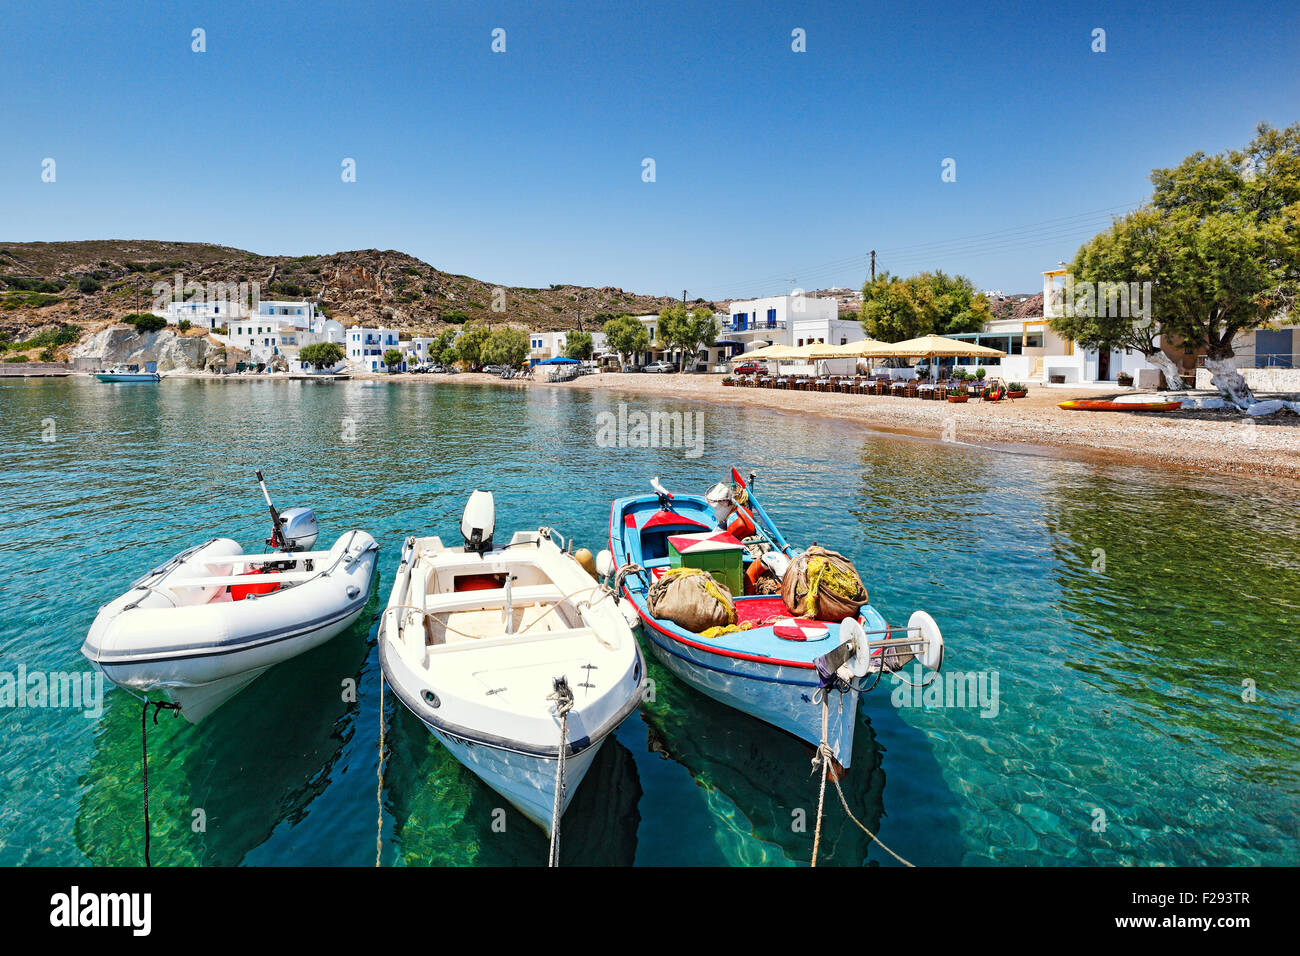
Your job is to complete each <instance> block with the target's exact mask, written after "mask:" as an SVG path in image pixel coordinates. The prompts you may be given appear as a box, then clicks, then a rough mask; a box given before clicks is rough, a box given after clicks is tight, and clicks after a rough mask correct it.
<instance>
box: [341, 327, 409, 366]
mask: <svg viewBox="0 0 1300 956" xmlns="http://www.w3.org/2000/svg"><path fill="white" fill-rule="evenodd" d="M398 342H399V336H398V334H397V329H385V328H369V327H367V326H364V325H358V326H353V327H352V328H350V329H348V330H347V341H346V343H345V346H344V347H345V349H346V351H347V360H348V364H349V365H351V366H352V367H353V368H354V369H356V370H358V371H362V372H385V371H387V370H388V366H386V365H385V364H384V353H385V352H387V351H388V350H389V349H395V348H397V347H398Z"/></svg>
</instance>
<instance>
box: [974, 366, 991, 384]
mask: <svg viewBox="0 0 1300 956" xmlns="http://www.w3.org/2000/svg"><path fill="white" fill-rule="evenodd" d="M986 374H988V373H986V372H985V371H984V369H982V368H977V369H976V370H975V378H976V380H977V381H980V382H982V381H984V376H985V375H986Z"/></svg>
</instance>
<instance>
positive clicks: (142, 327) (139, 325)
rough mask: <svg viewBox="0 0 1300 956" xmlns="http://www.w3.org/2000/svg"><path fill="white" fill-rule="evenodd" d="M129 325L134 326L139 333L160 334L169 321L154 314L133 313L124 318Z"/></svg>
mask: <svg viewBox="0 0 1300 956" xmlns="http://www.w3.org/2000/svg"><path fill="white" fill-rule="evenodd" d="M122 321H123V322H125V323H126V324H127V325H134V326H135V329H136V331H137V332H158V331H160V330H161V329H165V328H166V327H167V320H166V319H164V318H163V317H162V316H161V315H154V314H153V313H152V312H132V313H131V314H130V315H124V316H122Z"/></svg>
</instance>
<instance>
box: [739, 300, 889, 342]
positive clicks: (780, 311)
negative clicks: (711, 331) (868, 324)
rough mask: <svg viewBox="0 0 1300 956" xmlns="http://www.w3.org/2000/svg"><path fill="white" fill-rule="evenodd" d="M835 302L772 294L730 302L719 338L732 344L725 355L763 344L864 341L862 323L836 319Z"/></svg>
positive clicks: (836, 303)
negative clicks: (725, 322)
mask: <svg viewBox="0 0 1300 956" xmlns="http://www.w3.org/2000/svg"><path fill="white" fill-rule="evenodd" d="M839 314H840V312H839V303H838V302H837V301H836V300H835V299H827V298H811V297H810V296H806V295H774V296H768V297H767V298H764V299H747V300H745V301H743V302H733V303H731V307H730V310H729V316H728V320H727V324H726V327H725V328H724V329H723V333H722V335H721V336H719V339H720V340H721V339H723V338H725V340H726V341H728V342H729V343H731V344H732V346H733V347H732V349H731V351H730V353H729V355H737V354H739V353H741V352H752V351H754V350H755V349H759V348H763V347H764V346H767V345H790V346H799V345H810V344H812V343H821V344H825V345H846V344H848V343H849V342H857V341H860V340H862V339H864V338H866V333H865V332H863V331H862V323H861V322H858V321H856V320H854V319H841V318H840V317H839Z"/></svg>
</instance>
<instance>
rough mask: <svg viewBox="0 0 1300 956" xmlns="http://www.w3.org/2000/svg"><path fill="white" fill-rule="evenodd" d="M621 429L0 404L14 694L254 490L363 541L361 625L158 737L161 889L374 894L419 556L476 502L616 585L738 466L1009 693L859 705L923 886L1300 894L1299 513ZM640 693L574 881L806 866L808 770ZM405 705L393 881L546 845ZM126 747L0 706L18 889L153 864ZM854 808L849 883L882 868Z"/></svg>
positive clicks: (531, 408) (899, 608) (187, 407)
mask: <svg viewBox="0 0 1300 956" xmlns="http://www.w3.org/2000/svg"><path fill="white" fill-rule="evenodd" d="M619 400H620V396H618V395H612V394H605V393H600V392H579V391H575V392H566V391H563V390H559V389H543V390H533V391H528V392H525V391H522V390H517V389H511V388H490V387H476V386H464V385H451V384H444V385H441V386H439V385H437V384H434V383H430V382H422V383H410V384H403V385H385V384H382V383H372V382H352V383H345V384H333V385H323V384H318V383H290V382H256V383H248V382H229V383H222V382H203V381H166V382H163V383H161V384H160V385H157V386H111V385H104V384H100V383H97V382H94V381H84V380H65V381H44V382H42V381H31V382H24V381H12V380H10V381H3V382H0V416H2V417H3V428H0V621H2V622H3V629H2V632H0V633H2V636H0V675H2V674H4V673H9V674H15V673H16V672H17V670H18V668H19V667H20V666H23V667H25V668H26V669H27V671H28V672H31V671H44V672H48V671H69V670H76V671H81V670H85V669H86V667H87V665H86V662H85V661H84V660H83V659H82V658H81V656H80V654H79V653H78V648H79V646H80V644H81V641H82V639H83V637H84V635H85V632H86V629H87V628H88V626H89V625H90V623H91V621H92V620H93V618H94V615H95V613H96V609H97V608H98V607H99V605H101V604H103V603H104V602H106V601H108V600H110V599H111V598H113V597H115V596H116V595H117V594H119V593H121V592H122V591H123V590H125V587H126V585H127V584H128V583H129V582H130V581H131V580H133V579H134V578H135V577H137V576H138V575H139V574H141V573H143V571H144V570H146V569H147V568H149V567H151V566H153V565H154V564H156V563H157V562H159V561H161V560H163V559H165V558H167V557H169V556H170V555H172V554H173V553H175V552H176V551H178V550H180V549H181V548H183V547H185V546H188V545H190V544H193V543H195V542H199V541H202V540H205V539H207V538H209V537H212V536H214V535H217V534H226V535H230V536H233V537H235V538H236V539H238V540H240V541H241V542H242V543H244V545H245V546H246V547H248V546H250V545H253V544H256V543H259V542H260V541H261V539H262V538H263V537H265V535H266V531H267V529H266V523H267V522H266V518H265V513H264V509H263V506H262V502H261V498H260V493H259V492H258V490H257V488H256V486H255V485H254V484H253V483H252V481H251V476H252V470H253V469H254V468H256V467H262V468H265V469H266V472H267V479H268V482H269V484H270V486H271V489H272V492H273V494H274V496H275V499H276V501H277V503H278V504H279V505H280V506H281V507H287V506H289V505H293V504H307V505H312V506H314V507H315V508H316V509H317V512H318V515H319V517H320V519H321V523H322V538H323V539H325V540H328V541H330V542H332V541H333V539H334V537H336V536H337V535H338V534H340V533H342V532H343V531H344V530H347V529H349V528H352V527H360V528H364V529H366V530H368V531H370V532H371V533H372V534H374V535H375V537H376V538H377V539H378V540H379V541H380V543H381V546H382V550H381V553H380V560H379V569H380V572H379V576H378V577H379V581H378V584H377V587H376V593H375V595H374V596H373V598H372V604H371V606H370V608H369V609H368V611H367V613H366V615H365V617H364V619H363V620H362V621H361V622H360V623H359V624H358V625H357V626H356V627H355V628H354V629H353V630H351V631H350V632H348V633H346V634H344V635H342V636H340V637H339V638H337V639H335V640H334V641H332V642H331V643H330V644H328V645H326V646H325V647H322V648H320V649H318V650H317V651H314V652H312V653H310V654H307V655H304V656H303V657H300V658H298V659H296V660H294V661H291V662H289V663H287V664H283V665H281V666H279V667H277V668H275V669H273V670H272V671H270V672H268V673H267V674H266V675H265V676H263V677H262V678H261V679H259V680H257V681H256V682H254V684H253V685H251V686H250V687H249V688H248V689H247V690H246V691H244V692H243V693H242V694H240V695H239V696H237V697H236V698H234V699H233V700H232V701H231V702H230V703H228V704H226V705H225V706H224V707H222V708H221V709H220V710H218V711H217V712H216V714H214V715H213V716H212V717H211V718H210V719H209V720H208V721H206V722H205V723H203V724H202V725H200V726H198V727H194V726H190V725H189V724H188V723H186V722H184V721H181V720H173V719H172V718H171V717H169V716H166V715H164V716H163V717H162V719H161V720H160V721H159V723H158V726H157V727H156V728H154V727H152V726H151V727H150V741H149V743H150V747H149V749H150V761H149V778H150V805H151V810H152V817H153V843H152V855H153V860H154V862H155V863H170V864H178V865H191V864H204V865H213V864H217V865H232V864H241V863H242V864H334V863H348V864H360V865H367V864H371V863H373V862H374V858H375V846H376V829H377V817H378V815H379V812H380V810H379V804H378V803H377V799H376V784H377V780H376V768H377V763H378V731H379V713H378V706H379V696H378V689H379V687H378V663H377V655H376V650H375V646H374V632H375V624H376V620H375V614H376V613H377V609H378V607H379V605H380V603H381V602H382V601H383V600H384V599H386V597H387V591H388V588H389V586H390V583H391V574H392V570H393V568H394V566H395V564H396V562H397V554H398V546H399V544H400V542H401V540H402V538H403V537H404V536H405V535H407V534H411V533H436V534H440V535H442V536H443V537H444V538H451V537H454V535H455V528H456V525H457V522H458V519H459V515H460V511H461V508H462V507H463V504H464V501H465V498H466V496H467V495H468V494H469V492H471V491H472V490H474V489H475V488H487V489H491V490H492V491H493V492H494V493H495V495H496V500H497V512H498V519H497V527H498V529H499V531H500V532H508V531H510V530H513V529H516V528H533V527H537V526H538V525H542V524H547V525H552V526H554V527H556V528H557V529H559V530H561V531H562V532H564V533H565V534H567V535H569V536H571V537H572V538H574V539H575V541H576V542H577V543H578V544H580V545H587V546H589V547H591V548H592V549H593V550H596V549H598V548H599V547H601V546H603V542H604V539H605V536H606V528H607V521H608V512H609V504H610V501H611V500H612V499H613V498H614V497H616V496H618V495H622V494H625V493H628V492H629V491H637V490H642V489H645V488H646V487H647V484H648V481H649V479H650V477H652V476H654V475H659V476H662V478H663V480H664V482H665V484H667V485H668V486H669V487H670V488H676V489H681V490H683V491H702V490H703V489H704V488H705V487H706V486H707V485H708V484H709V483H711V482H712V481H714V480H717V479H720V478H723V477H725V476H726V474H727V469H728V467H729V466H730V465H731V464H733V463H735V464H737V465H738V466H739V467H740V468H741V470H742V472H747V471H749V470H754V471H757V472H758V474H759V476H760V477H759V484H758V488H759V490H760V493H761V494H762V496H763V501H764V503H765V505H766V507H767V509H768V511H769V513H770V514H771V515H772V517H773V518H774V519H775V520H776V521H777V522H778V524H780V525H781V526H782V528H783V530H784V531H785V533H786V535H787V537H788V538H790V539H791V541H792V542H795V543H797V544H807V543H810V542H811V541H812V540H814V539H815V540H817V541H818V542H819V543H821V544H823V545H826V546H828V547H832V548H835V549H837V550H840V551H843V552H844V553H846V554H847V555H849V556H850V557H852V558H853V559H854V561H855V562H856V563H857V566H858V568H859V569H860V570H861V572H862V576H863V578H864V580H865V581H866V583H867V586H868V589H869V590H870V592H871V595H872V601H873V603H874V604H875V605H876V606H877V607H878V608H880V609H881V611H882V612H883V613H884V614H885V616H886V617H887V618H888V619H890V620H891V621H898V622H902V621H905V620H906V618H907V616H908V614H909V613H910V612H911V611H912V610H913V609H915V608H925V609H927V610H929V611H930V612H931V613H932V614H933V615H934V617H935V618H936V619H937V620H938V622H939V623H940V625H941V626H942V628H943V630H944V633H945V636H946V638H947V642H948V655H947V660H946V665H945V669H946V670H947V671H948V672H949V673H952V674H960V675H971V676H972V678H973V679H976V680H978V679H981V675H982V679H984V680H985V681H986V682H988V683H986V684H985V687H986V688H991V687H992V684H991V681H992V679H993V677H994V676H995V675H996V679H997V685H996V686H997V708H996V714H993V713H992V709H991V708H989V707H987V706H986V707H984V708H982V709H981V708H980V707H979V706H978V705H976V706H965V707H953V706H930V707H925V706H895V702H894V701H893V700H892V699H891V694H892V690H893V689H892V687H890V686H889V685H888V684H886V683H882V685H881V686H880V687H879V688H878V689H877V690H876V692H875V693H874V694H873V695H871V696H870V697H868V698H866V699H865V700H864V703H863V705H862V708H861V712H860V715H859V732H858V740H857V744H856V748H857V749H856V750H855V754H854V763H853V769H852V771H851V772H850V774H849V777H848V779H847V781H846V784H845V789H846V794H847V797H848V799H849V801H850V805H851V806H852V807H853V810H854V813H855V814H857V815H858V816H859V817H860V818H861V819H863V820H864V822H866V823H868V825H871V826H874V827H878V828H879V833H880V835H881V838H882V839H883V840H885V842H887V843H888V844H889V845H890V846H891V847H893V848H894V849H895V850H897V851H898V852H899V853H901V854H902V855H903V856H905V857H907V858H908V859H910V860H912V861H913V862H915V863H917V864H922V865H924V864H1006V865H1059V864H1128V865H1143V864H1180V865H1197V864H1259V863H1274V864H1292V865H1294V864H1296V863H1300V842H1298V837H1300V752H1298V751H1297V739H1298V738H1300V721H1298V718H1297V712H1298V709H1300V643H1298V641H1300V513H1297V509H1296V508H1295V498H1294V493H1293V491H1292V490H1290V489H1285V488H1274V487H1271V486H1269V485H1267V484H1263V483H1260V484H1253V483H1243V482H1239V481H1231V480H1227V479H1218V478H1205V477H1198V476H1192V475H1187V474H1182V473H1175V472H1163V471H1152V470H1146V469H1142V468H1138V467H1126V466H1122V465H1114V464H1097V463H1090V462H1087V463H1086V462H1079V461H1071V460H1058V459H1054V458H1048V457H1042V456H1039V455H1033V454H1025V453H1017V452H1009V451H993V450H987V449H978V448H971V447H966V446H961V445H955V444H945V443H941V442H927V441H922V440H917V439H910V438H902V437H898V436H886V435H880V434H873V433H871V432H869V431H866V430H863V429H860V428H857V427H854V426H850V425H847V424H839V423H836V422H831V421H822V420H812V421H809V420H804V419H796V418H792V417H788V416H784V415H779V414H776V413H773V412H769V411H765V410H762V409H752V410H751V409H746V408H743V407H740V406H734V405H720V406H717V407H712V406H687V405H684V404H682V403H677V402H671V401H651V402H646V401H645V400H644V399H635V400H632V401H635V402H637V403H639V404H635V405H634V406H633V407H634V408H640V409H646V410H665V411H694V410H702V411H703V413H704V429H705V432H704V446H703V451H704V453H703V455H702V456H700V457H689V456H688V454H687V451H685V450H666V449H636V448H601V447H597V433H598V426H599V423H598V421H597V415H598V414H599V413H600V412H603V411H611V410H613V409H614V408H615V406H616V403H617V402H618V401H619ZM348 422H351V423H352V424H351V425H349V424H348ZM51 429H52V431H51ZM43 437H44V438H50V437H52V438H53V439H54V440H53V441H43V440H42V438H43ZM346 438H351V439H353V440H346ZM1103 552H1104V554H1102V553H1103ZM1099 555H1100V556H1101V557H1104V570H1101V569H1099ZM651 676H653V677H654V678H655V679H656V686H657V694H656V699H655V701H654V703H652V704H647V705H646V706H645V707H644V708H643V710H642V712H641V713H639V714H637V715H634V716H633V717H631V718H630V719H629V720H628V721H627V722H626V723H625V724H624V725H623V726H622V728H620V730H619V731H618V733H617V740H616V741H612V742H611V743H610V744H608V745H607V746H606V747H605V748H604V750H603V751H602V752H601V754H600V756H599V758H598V760H597V762H596V764H595V766H594V767H593V769H592V771H591V773H590V775H589V776H588V778H587V780H586V781H585V782H584V784H583V786H582V788H581V789H580V790H579V791H578V794H577V796H576V797H575V800H574V803H573V804H572V807H571V809H570V811H569V813H568V814H567V815H566V817H565V825H564V830H563V844H562V856H563V860H564V862H569V863H594V864H633V863H635V864H757V865H789V864H800V863H806V862H807V860H808V857H809V854H810V851H811V842H812V836H811V817H812V815H813V813H814V809H815V806H816V797H817V791H816V781H815V779H813V778H812V777H811V776H810V775H809V762H808V761H809V757H810V752H809V749H808V748H807V747H806V746H804V745H803V744H801V743H799V742H797V741H795V740H793V739H792V738H790V737H787V736H785V735H783V734H782V733H781V732H779V731H776V730H773V729H772V728H769V727H767V726H765V725H762V724H760V723H757V722H756V721H754V720H752V719H750V718H748V717H745V716H744V715H742V714H739V713H736V712H735V711H732V710H730V709H728V708H725V707H723V706H721V705H719V704H716V703H714V702H713V701H711V700H709V699H707V698H704V697H702V696H701V695H699V694H697V693H695V692H694V691H692V690H691V689H690V688H689V687H686V686H685V685H683V684H681V683H680V682H678V681H676V680H675V679H674V678H673V677H672V676H671V675H670V674H668V673H667V672H666V671H665V670H664V669H663V668H660V667H658V666H655V665H653V664H652V669H651ZM348 680H352V681H355V683H356V686H357V695H356V697H357V699H356V701H355V702H350V701H348V700H345V699H344V693H343V687H344V683H345V682H346V681H348ZM1251 687H1253V688H1254V695H1253V700H1243V690H1244V689H1249V688H1251ZM1246 696H1247V697H1250V696H1251V695H1250V694H1246ZM394 705H395V701H394V700H393V698H392V696H391V694H390V695H389V696H388V698H387V708H388V713H389V722H388V731H387V746H388V748H389V758H388V760H387V764H386V771H385V778H384V783H383V790H382V819H383V825H382V827H383V850H382V854H383V860H384V862H385V863H390V864H398V865H402V864H405V865H419V864H482V865H501V864H518V863H525V864H541V863H542V862H544V860H545V856H546V840H545V837H544V836H543V834H542V832H541V830H539V829H537V828H535V827H532V826H531V825H530V824H528V823H527V822H526V821H525V820H524V819H523V818H522V817H521V816H520V815H519V814H517V813H515V812H514V811H513V810H509V811H508V812H507V814H506V827H505V832H504V833H501V832H497V831H496V830H495V829H494V828H493V825H492V824H493V811H494V809H495V808H497V807H499V806H500V805H501V804H502V801H501V800H500V798H498V797H497V796H496V795H495V794H494V793H493V792H492V791H491V790H490V789H488V788H487V787H486V786H485V785H483V784H482V783H480V782H479V781H478V780H477V779H476V778H475V777H474V776H473V775H472V774H470V773H469V772H468V771H466V770H464V769H463V768H461V767H460V765H459V764H457V763H456V762H455V761H454V760H453V759H452V758H451V757H450V755H449V754H448V753H447V752H446V751H444V750H443V749H442V748H441V746H440V745H439V744H437V742H436V741H434V740H433V739H432V738H431V737H430V736H429V735H428V734H427V733H426V732H425V731H424V730H423V728H422V727H421V725H420V724H419V723H418V722H417V721H415V720H414V718H412V717H410V716H409V715H408V714H407V713H406V712H405V710H403V709H402V708H401V707H400V706H394ZM139 725H140V711H139V706H138V704H137V703H136V702H135V701H134V700H132V699H131V698H129V697H127V696H126V695H125V694H123V693H122V692H120V691H111V692H110V693H109V694H108V701H107V704H106V705H105V707H104V711H103V713H102V715H100V716H99V717H97V718H95V719H88V718H87V717H86V716H84V715H83V714H82V713H81V712H80V711H76V710H71V709H50V708H37V707H27V708H13V707H9V708H3V709H0V864H10V865H12V864H86V863H92V864H135V863H138V862H139V861H140V860H141V858H142V848H143V837H142V832H141V812H140V738H139ZM836 803H837V801H834V800H833V799H832V806H831V808H830V810H829V813H828V824H827V832H826V834H825V837H824V839H825V841H826V851H825V852H826V854H827V859H828V862H831V863H835V864H844V865H859V864H862V863H863V862H869V863H882V864H886V865H893V861H892V860H890V859H889V858H888V857H886V856H885V855H884V854H883V853H882V852H881V851H880V850H879V849H878V848H876V847H874V846H869V845H868V843H867V842H866V841H865V838H863V837H862V836H861V834H860V833H859V832H858V831H857V830H856V829H855V828H854V827H853V826H852V824H847V823H845V821H844V816H843V812H842V810H841V809H840V808H839V807H838V806H837V805H835V804H836ZM801 813H802V814H804V815H806V816H807V818H808V820H809V826H808V827H807V829H804V830H802V831H801V830H800V829H799V828H798V827H797V826H796V825H795V821H797V819H798V818H799V817H800V815H801ZM199 820H202V821H205V823H206V826H205V827H198V828H197V830H198V832H196V825H195V824H196V821H199ZM1102 824H1104V826H1103V825H1102Z"/></svg>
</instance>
